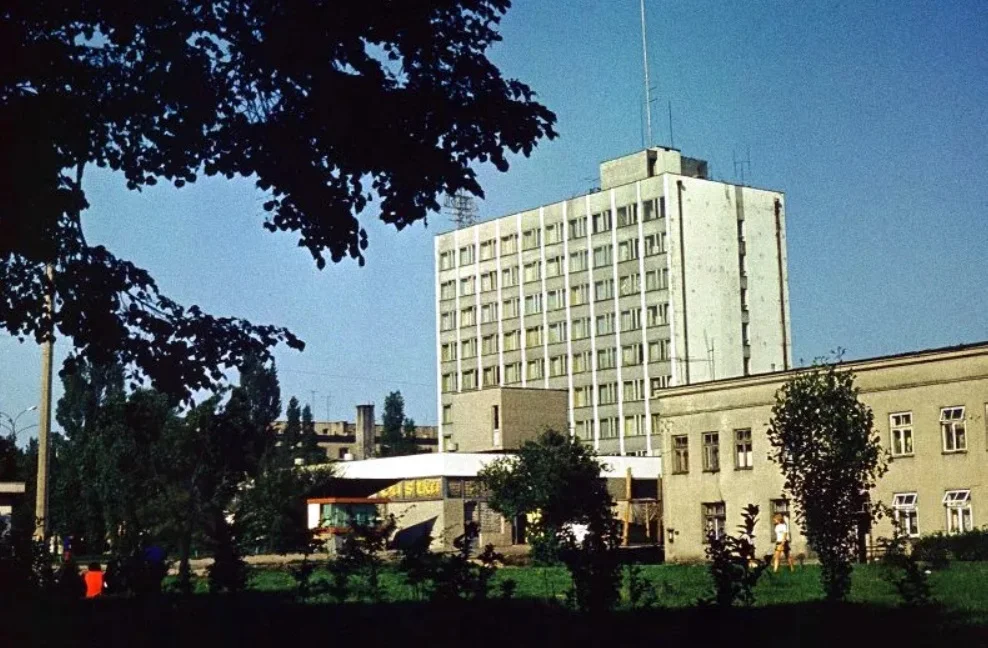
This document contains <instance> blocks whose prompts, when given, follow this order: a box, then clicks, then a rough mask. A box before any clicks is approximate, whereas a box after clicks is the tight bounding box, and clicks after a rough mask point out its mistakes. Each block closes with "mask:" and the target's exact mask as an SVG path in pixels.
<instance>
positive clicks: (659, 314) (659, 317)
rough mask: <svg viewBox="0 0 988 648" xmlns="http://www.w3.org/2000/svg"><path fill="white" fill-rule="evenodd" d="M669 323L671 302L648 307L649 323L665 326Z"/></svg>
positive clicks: (650, 324)
mask: <svg viewBox="0 0 988 648" xmlns="http://www.w3.org/2000/svg"><path fill="white" fill-rule="evenodd" d="M668 323H669V304H655V305H653V306H649V307H648V325H649V326H664V325H666V324H668Z"/></svg>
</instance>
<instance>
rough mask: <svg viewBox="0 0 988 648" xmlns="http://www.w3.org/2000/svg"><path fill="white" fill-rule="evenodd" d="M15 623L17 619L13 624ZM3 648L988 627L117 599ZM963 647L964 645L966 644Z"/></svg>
mask: <svg viewBox="0 0 988 648" xmlns="http://www.w3.org/2000/svg"><path fill="white" fill-rule="evenodd" d="M8 613H9V614H8ZM3 616H5V617H7V619H5V620H4V621H3V622H2V623H0V646H59V647H63V648H67V647H69V646H101V647H104V648H106V647H109V646H210V647H214V646H264V645H270V646H279V647H284V648H288V647H289V646H307V645H308V646H311V645H327V646H328V645H332V644H339V643H340V642H342V645H346V646H348V647H349V646H418V645H422V646H425V645H428V646H430V647H435V646H470V647H473V646H498V647H499V648H503V647H504V646H511V647H512V648H515V647H527V646H533V647H534V646H538V647H540V648H548V647H550V646H566V645H581V646H594V645H613V646H620V645H645V644H646V642H647V643H658V644H663V645H666V646H677V645H693V646H697V645H699V646H703V645H722V646H732V648H733V647H745V646H752V647H758V648H764V647H765V646H772V645H780V644H781V645H785V646H792V647H795V646H800V647H805V646H826V647H827V648H832V647H833V646H842V647H845V646H859V645H860V646H865V645H867V646H876V645H889V646H904V645H905V646H931V645H964V646H979V645H988V627H985V626H980V625H973V624H971V623H969V622H965V621H964V619H963V618H961V617H959V616H956V615H954V614H952V613H949V612H945V611H942V610H936V609H929V610H908V609H902V608H889V607H881V606H872V605H863V604H845V605H836V606H830V605H828V604H825V603H811V604H797V605H786V606H775V607H763V608H754V609H736V608H735V609H730V610H726V611H721V610H716V609H706V608H690V609H685V610H682V609H680V610H644V611H634V612H632V611H628V612H614V613H610V614H606V615H601V616H597V617H592V616H587V615H580V614H578V613H575V612H571V611H569V610H566V609H563V608H561V607H559V606H556V605H552V604H548V603H541V602H534V601H508V602H500V601H488V602H482V603H459V604H451V605H440V604H435V603H431V604H430V603H389V604H381V605H364V604H346V605H332V604H319V605H313V604H299V603H294V602H291V601H290V600H289V599H288V598H286V597H285V596H284V595H279V594H271V595H268V594H258V593H251V594H247V595H243V596H239V597H238V596H193V597H188V598H171V597H163V598H160V599H158V600H144V601H142V600H135V599H107V600H101V601H90V602H82V603H79V604H74V605H68V606H49V607H37V606H31V605H28V604H26V603H22V604H21V605H20V606H19V609H6V610H3ZM961 642H963V643H961Z"/></svg>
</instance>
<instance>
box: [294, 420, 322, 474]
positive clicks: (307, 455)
mask: <svg viewBox="0 0 988 648" xmlns="http://www.w3.org/2000/svg"><path fill="white" fill-rule="evenodd" d="M298 456H299V457H301V458H302V463H303V464H305V465H307V466H310V465H312V464H321V463H326V451H325V450H323V449H322V448H320V447H319V437H318V436H317V435H316V424H315V421H314V420H313V419H312V408H310V407H309V406H308V405H306V406H305V407H303V408H302V438H301V440H300V441H299V449H298Z"/></svg>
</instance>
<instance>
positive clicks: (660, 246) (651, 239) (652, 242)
mask: <svg viewBox="0 0 988 648" xmlns="http://www.w3.org/2000/svg"><path fill="white" fill-rule="evenodd" d="M665 251H666V233H665V232H656V233H655V234H649V235H648V236H646V237H645V256H655V255H656V254H662V253H663V252H665Z"/></svg>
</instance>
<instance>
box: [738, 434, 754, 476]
mask: <svg viewBox="0 0 988 648" xmlns="http://www.w3.org/2000/svg"><path fill="white" fill-rule="evenodd" d="M751 458H752V453H751V430H734V468H735V469H736V470H751Z"/></svg>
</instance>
